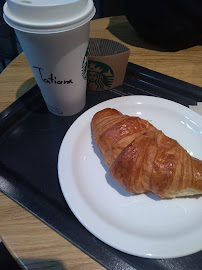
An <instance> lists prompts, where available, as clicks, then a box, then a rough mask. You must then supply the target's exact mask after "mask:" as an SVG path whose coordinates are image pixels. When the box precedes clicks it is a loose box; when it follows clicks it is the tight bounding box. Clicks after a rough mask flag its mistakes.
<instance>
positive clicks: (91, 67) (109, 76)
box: [87, 60, 114, 91]
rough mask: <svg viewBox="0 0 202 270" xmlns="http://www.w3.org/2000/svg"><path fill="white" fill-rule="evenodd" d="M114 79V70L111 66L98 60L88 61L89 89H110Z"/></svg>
mask: <svg viewBox="0 0 202 270" xmlns="http://www.w3.org/2000/svg"><path fill="white" fill-rule="evenodd" d="M113 80H114V72H113V70H112V69H111V67H110V66H108V65H106V64H104V63H101V62H98V61H91V60H89V61H88V81H87V85H88V89H91V90H95V91H100V90H108V89H110V88H111V85H112V83H113Z"/></svg>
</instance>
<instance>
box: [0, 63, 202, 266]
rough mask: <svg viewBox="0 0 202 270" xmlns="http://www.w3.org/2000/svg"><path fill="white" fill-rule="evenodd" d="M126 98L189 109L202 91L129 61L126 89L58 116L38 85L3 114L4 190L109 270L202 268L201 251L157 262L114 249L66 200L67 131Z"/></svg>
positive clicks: (0, 172) (0, 178) (0, 170)
mask: <svg viewBox="0 0 202 270" xmlns="http://www.w3.org/2000/svg"><path fill="white" fill-rule="evenodd" d="M123 95H151V96H158V97H163V98H167V99H169V100H173V101H175V102H178V103H181V104H183V105H185V106H189V105H194V104H196V103H197V101H202V88H200V87H197V86H194V85H191V84H188V83H186V82H183V81H179V80H177V79H174V78H171V77H168V76H165V75H163V74H160V73H157V72H154V71H151V70H148V69H146V68H143V67H140V66H137V65H134V64H131V63H129V64H128V68H127V72H126V76H125V81H124V84H123V85H122V86H120V87H117V88H115V89H112V90H109V91H103V92H91V91H87V103H86V106H85V108H84V109H83V111H82V112H80V113H79V114H77V115H74V116H71V117H58V116H55V115H53V114H51V113H49V112H48V110H47V108H46V106H45V104H44V101H43V99H42V96H41V94H40V91H39V89H38V86H35V87H33V88H32V89H31V90H30V91H29V92H27V93H26V94H25V95H24V96H22V97H21V98H19V99H18V100H17V101H16V102H14V103H13V104H12V105H11V106H9V107H8V108H7V109H6V110H4V111H3V112H2V113H1V114H0V190H1V191H2V192H3V193H5V194H6V195H8V196H9V197H10V198H12V199H13V200H14V201H16V202H17V203H18V204H20V205H22V206H23V207H24V208H25V209H27V210H28V211H29V212H31V213H32V214H33V215H35V216H36V217H37V218H39V219H40V220H42V221H43V222H45V223H46V224H47V225H48V226H50V227H51V228H52V229H54V230H55V231H57V232H58V233H59V234H61V235H62V236H63V237H65V238H66V239H68V240H69V241H70V242H72V243H73V244H75V245H76V246H77V247H79V248H80V249H81V250H83V251H84V252H85V253H87V254H88V255H89V256H91V257H92V258H93V259H95V260H96V261H98V262H99V263H100V264H102V265H103V266H105V267H106V268H108V269H124V270H125V269H137V270H143V269H144V270H145V269H148V270H158V269H162V270H170V269H180V270H185V269H186V270H187V269H189V270H191V269H192V270H199V269H202V252H198V253H196V254H193V255H190V256H186V257H182V258H176V259H166V260H156V259H144V258H140V257H136V256H131V255H127V254H125V253H123V252H120V251H118V250H116V249H114V248H111V247H109V246H108V245H106V244H104V243H103V242H102V241H100V240H98V239H97V238H96V237H94V236H93V235H92V234H91V233H89V232H88V231H87V230H86V229H85V228H84V227H83V226H82V225H81V224H80V223H79V221H78V220H77V219H76V218H75V216H74V215H73V214H72V212H71V210H70V209H69V207H68V205H67V204H66V202H65V200H64V197H63V195H62V192H61V189H60V186H59V182H58V175H57V158H58V152H59V148H60V145H61V142H62V139H63V137H64V135H65V133H66V131H67V130H68V128H69V127H70V126H71V124H72V123H73V122H74V121H75V120H76V119H77V118H78V117H79V115H81V114H82V113H83V112H84V111H86V110H87V109H89V108H90V107H92V106H93V105H96V104H98V103H100V102H102V101H105V100H108V99H110V98H114V97H118V96H123ZM187 244H188V243H187Z"/></svg>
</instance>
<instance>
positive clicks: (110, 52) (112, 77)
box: [87, 38, 130, 91]
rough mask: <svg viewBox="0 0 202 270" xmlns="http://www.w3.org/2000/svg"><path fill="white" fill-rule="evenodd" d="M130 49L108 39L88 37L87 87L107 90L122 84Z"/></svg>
mask: <svg viewBox="0 0 202 270" xmlns="http://www.w3.org/2000/svg"><path fill="white" fill-rule="evenodd" d="M129 54H130V50H129V49H128V48H127V47H126V46H124V45H123V44H121V43H118V42H116V41H113V40H109V39H101V38H90V40H89V46H88V72H87V89H88V90H92V91H103V90H109V89H112V88H114V87H117V86H119V85H122V84H123V81H124V77H125V73H126V67H127V64H128V58H129Z"/></svg>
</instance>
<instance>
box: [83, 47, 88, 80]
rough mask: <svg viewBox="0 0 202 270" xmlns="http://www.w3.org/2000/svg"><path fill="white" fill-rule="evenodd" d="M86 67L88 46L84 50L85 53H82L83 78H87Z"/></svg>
mask: <svg viewBox="0 0 202 270" xmlns="http://www.w3.org/2000/svg"><path fill="white" fill-rule="evenodd" d="M87 69H88V48H87V50H86V53H85V55H84V59H83V63H82V76H83V78H84V80H86V79H87Z"/></svg>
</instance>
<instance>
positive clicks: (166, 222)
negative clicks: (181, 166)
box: [58, 96, 202, 258]
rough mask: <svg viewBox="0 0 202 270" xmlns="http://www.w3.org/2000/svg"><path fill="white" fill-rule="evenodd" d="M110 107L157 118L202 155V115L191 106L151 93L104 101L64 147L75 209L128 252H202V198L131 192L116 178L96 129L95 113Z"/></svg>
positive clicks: (62, 162)
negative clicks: (93, 127) (110, 171)
mask: <svg viewBox="0 0 202 270" xmlns="http://www.w3.org/2000/svg"><path fill="white" fill-rule="evenodd" d="M107 107H111V108H115V109H118V110H119V111H121V112H122V113H123V114H128V115H134V116H139V117H141V118H143V119H146V120H149V121H151V123H152V124H153V125H154V126H155V127H157V128H158V129H161V130H163V132H164V133H165V134H166V135H167V136H170V137H172V138H174V139H176V140H177V141H178V142H179V143H180V144H181V145H182V146H183V147H184V148H185V149H187V151H188V152H189V153H190V154H191V155H193V156H195V157H197V158H199V159H202V117H201V116H199V115H198V114H197V113H195V112H193V111H191V110H190V109H188V108H186V107H184V106H182V105H180V104H178V103H175V102H172V101H169V100H166V99H161V98H156V97H148V96H128V97H119V98H115V99H111V100H108V101H106V102H103V103H100V104H98V105H96V106H95V107H93V108H91V109H89V110H88V111H86V112H85V113H84V114H82V115H81V116H80V117H79V118H78V119H77V120H76V121H75V122H74V123H73V125H72V126H71V127H70V129H69V130H68V132H67V133H66V135H65V137H64V140H63V142H62V145H61V148H60V153H59V159H58V174H59V181H60V185H61V189H62V192H63V194H64V197H65V199H66V201H67V203H68V205H69V207H70V208H71V210H72V212H73V213H74V215H75V216H76V217H77V219H78V220H79V221H80V222H81V223H82V224H83V226H84V227H86V228H87V229H88V230H89V231H90V232H91V233H92V234H94V235H95V236H96V237H97V238H99V239H100V240H102V241H103V242H105V243H106V244H108V245H110V246H112V247H114V248H116V249H118V250H120V251H123V252H126V253H128V254H132V255H137V256H141V257H147V258H174V257H180V256H185V255H188V254H192V253H195V252H197V251H200V250H201V249H202V197H198V198H177V199H170V200H165V199H160V198H159V197H157V196H155V195H154V194H152V193H148V194H141V195H131V194H129V193H128V192H127V191H125V190H124V189H122V188H121V187H120V186H119V185H118V184H116V183H115V181H113V180H112V179H111V178H110V176H109V174H108V172H107V171H108V168H107V166H106V165H105V164H104V162H103V159H102V156H101V154H100V153H99V150H98V148H97V146H96V144H95V143H94V140H93V137H92V131H91V119H92V117H93V115H94V114H95V113H96V112H97V111H99V110H101V109H104V108H107Z"/></svg>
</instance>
